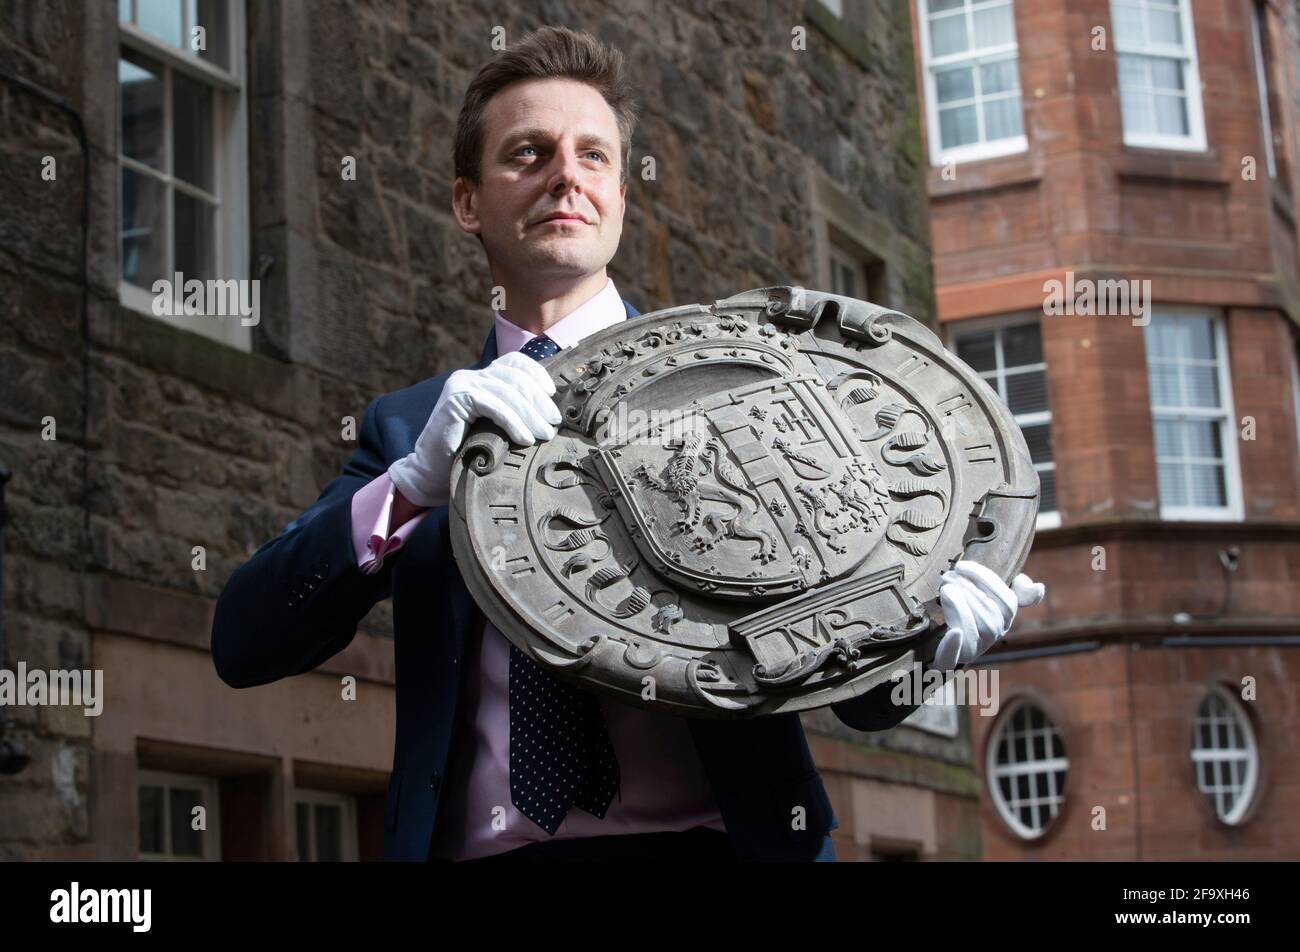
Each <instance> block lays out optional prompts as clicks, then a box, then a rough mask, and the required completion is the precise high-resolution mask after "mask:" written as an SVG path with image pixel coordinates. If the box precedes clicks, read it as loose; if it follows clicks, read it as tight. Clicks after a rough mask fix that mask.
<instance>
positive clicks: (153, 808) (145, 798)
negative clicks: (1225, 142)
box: [140, 787, 166, 853]
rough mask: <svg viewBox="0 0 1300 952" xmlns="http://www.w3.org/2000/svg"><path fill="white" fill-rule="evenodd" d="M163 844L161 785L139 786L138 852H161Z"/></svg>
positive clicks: (163, 850)
mask: <svg viewBox="0 0 1300 952" xmlns="http://www.w3.org/2000/svg"><path fill="white" fill-rule="evenodd" d="M165 851H166V849H165V847H164V846H163V792H162V787H141V788H140V852H141V853H162V852H165Z"/></svg>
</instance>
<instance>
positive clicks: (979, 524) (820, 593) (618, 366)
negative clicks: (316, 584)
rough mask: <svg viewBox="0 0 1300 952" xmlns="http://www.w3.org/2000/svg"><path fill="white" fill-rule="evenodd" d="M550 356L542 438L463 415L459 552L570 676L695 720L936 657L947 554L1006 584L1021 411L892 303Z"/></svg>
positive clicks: (801, 313) (682, 323) (1021, 479)
mask: <svg viewBox="0 0 1300 952" xmlns="http://www.w3.org/2000/svg"><path fill="white" fill-rule="evenodd" d="M544 366H546V367H547V369H548V370H549V371H550V373H551V375H552V378H553V379H554V381H555V384H556V388H557V392H556V396H555V399H556V403H557V404H558V405H559V407H560V410H561V412H562V414H563V416H564V425H563V426H562V427H561V429H560V432H559V433H558V434H557V436H556V437H555V438H554V439H552V440H549V441H547V442H544V443H540V444H537V445H534V446H531V447H518V446H511V445H510V444H509V442H508V440H507V439H506V437H505V435H504V434H503V433H502V432H501V431H500V430H499V429H497V428H496V427H495V426H494V425H492V424H491V423H490V422H486V421H483V422H480V423H479V424H477V425H476V426H475V427H474V428H473V429H472V430H471V432H470V435H469V437H468V438H467V439H466V441H465V444H464V446H463V447H462V448H461V451H460V454H459V456H458V457H457V461H456V464H455V466H454V467H453V471H452V504H451V510H452V543H453V549H454V551H455V554H456V558H457V561H458V562H459V564H460V567H461V572H462V575H463V576H464V577H465V580H466V584H467V585H468V586H469V588H470V592H471V594H472V595H473V596H474V597H475V600H476V601H477V602H478V604H479V605H480V607H481V608H482V609H483V611H484V612H485V613H486V614H487V615H488V617H489V618H491V619H492V621H493V623H494V624H495V625H496V627H497V628H498V629H499V630H500V631H501V632H502V633H503V634H504V635H505V636H506V637H507V638H509V639H510V640H511V641H512V642H514V643H515V644H516V645H518V646H519V647H520V648H521V649H523V650H525V651H527V652H528V653H529V654H530V655H531V656H532V657H533V658H534V659H536V660H537V661H538V663H540V664H542V665H544V666H545V667H547V668H548V669H549V670H551V671H552V672H553V673H555V675H556V676H557V677H562V678H568V679H570V680H573V681H575V682H576V683H579V684H581V685H582V686H584V687H587V688H590V689H594V690H598V691H602V692H605V693H608V694H610V695H612V696H614V697H616V698H618V699H620V700H623V701H625V702H627V703H634V704H644V705H650V706H654V707H657V708H659V709H662V710H666V711H672V712H675V713H678V714H683V715H688V716H698V717H710V716H711V717H752V716H756V715H763V714H771V713H779V712H788V711H797V710H803V709H807V708H812V707H818V706H822V705H827V704H833V703H836V702H838V701H842V700H847V699H849V698H852V697H854V696H857V695H859V694H861V693H863V692H865V691H867V690H869V689H870V688H872V687H875V686H876V685H877V684H880V683H881V682H883V681H884V680H886V679H888V678H889V677H890V674H891V672H893V671H894V670H897V669H898V668H899V667H906V666H907V665H909V664H910V663H911V662H912V661H913V660H921V661H926V660H929V658H930V657H932V655H933V651H934V647H935V644H936V642H937V640H938V637H939V635H940V634H942V629H941V627H940V626H939V623H940V622H941V620H942V612H941V611H940V609H939V607H938V601H937V597H938V589H939V583H940V578H939V576H940V574H941V573H942V572H943V571H944V570H946V569H948V568H949V567H951V565H952V564H953V563H954V562H955V561H956V560H957V559H959V558H970V559H975V560H977V561H980V562H982V563H984V564H985V565H987V566H988V567H990V568H991V569H993V570H994V571H995V572H997V573H998V574H999V575H1000V576H1001V577H1003V578H1004V579H1010V578H1012V577H1013V576H1014V575H1015V573H1016V572H1018V571H1019V570H1020V568H1021V566H1022V565H1023V563H1024V561H1025V558H1026V556H1027V555H1028V551H1029V545H1030V543H1031V542H1032V539H1033V527H1034V520H1035V516H1036V515H1037V511H1038V477H1037V474H1036V473H1035V471H1034V468H1033V465H1032V463H1031V461H1030V458H1029V453H1028V450H1027V448H1026V446H1025V442H1024V439H1023V437H1022V436H1021V434H1020V430H1019V428H1018V427H1017V426H1016V424H1015V422H1014V420H1013V419H1012V417H1011V414H1010V412H1009V411H1008V409H1007V408H1006V406H1005V405H1004V404H1003V403H1002V401H1001V400H1000V399H999V398H998V397H997V396H996V394H994V393H993V391H992V390H991V389H990V388H989V387H988V385H987V384H985V383H984V382H983V381H982V380H981V379H980V378H979V376H978V375H977V374H976V373H975V372H974V371H972V370H971V369H970V368H969V367H967V366H966V365H965V364H963V363H962V362H961V361H959V360H958V359H957V358H956V357H954V356H953V355H952V354H950V353H949V352H948V351H947V350H945V349H944V347H943V346H942V344H941V343H940V342H939V340H938V338H937V337H935V335H934V334H933V333H932V332H931V331H930V330H929V329H928V328H926V327H925V326H924V325H922V324H920V323H919V322H917V321H914V320H912V319H911V318H909V317H907V316H905V315H903V314H901V313H899V312H897V311H891V310H889V309H887V308H883V307H880V306H878V305H874V304H871V303H868V302H865V301H859V300H855V299H852V298H846V297H841V296H837V295H832V294H825V293H820V292H815V291H809V290H805V289H803V288H797V287H773V288H760V289H756V290H752V291H746V292H744V293H742V294H738V295H736V296H734V297H731V298H728V299H726V300H723V301H718V302H715V303H714V304H712V305H689V306H686V307H678V308H671V309H668V310H663V311H657V312H655V313H652V314H646V315H644V316H641V317H638V318H635V319H633V320H629V321H626V322H623V323H621V324H618V325H615V326H613V327H610V328H607V329H606V330H604V331H601V332H599V333H597V334H595V335H592V336H591V337H589V338H587V339H586V340H584V341H583V342H582V344H580V345H579V346H577V347H575V348H572V349H570V350H566V351H562V352H560V353H559V354H557V355H556V356H554V357H553V358H550V359H549V360H547V361H546V362H545V364H544Z"/></svg>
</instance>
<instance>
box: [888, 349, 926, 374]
mask: <svg viewBox="0 0 1300 952" xmlns="http://www.w3.org/2000/svg"><path fill="white" fill-rule="evenodd" d="M929 366H930V361H928V360H926V359H925V358H924V357H918V356H917V355H916V354H909V355H908V356H907V359H906V360H904V361H903V362H902V363H901V364H899V365H898V366H897V367H896V368H895V370H896V371H897V373H898V375H899V376H901V377H915V376H916V375H917V374H919V373H924V372H925V370H926V368H928V367H929Z"/></svg>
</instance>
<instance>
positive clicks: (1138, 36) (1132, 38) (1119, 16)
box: [1110, 0, 1146, 46]
mask: <svg viewBox="0 0 1300 952" xmlns="http://www.w3.org/2000/svg"><path fill="white" fill-rule="evenodd" d="M1110 21H1111V26H1112V28H1113V29H1114V30H1115V42H1116V43H1124V44H1126V45H1130V46H1145V45H1146V27H1145V26H1144V25H1143V21H1142V10H1141V9H1140V8H1139V7H1138V6H1137V5H1136V4H1132V3H1122V2H1120V0H1111V5H1110Z"/></svg>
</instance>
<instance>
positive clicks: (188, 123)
mask: <svg viewBox="0 0 1300 952" xmlns="http://www.w3.org/2000/svg"><path fill="white" fill-rule="evenodd" d="M172 107H173V108H172V157H173V158H172V162H173V169H174V172H173V174H174V175H175V176H176V177H177V178H179V179H183V180H184V181H186V182H189V183H191V184H192V185H197V186H198V187H199V188H201V189H204V190H205V191H208V192H211V191H213V174H212V164H213V163H212V148H213V146H212V88H211V87H210V86H204V85H203V84H202V83H196V82H195V81H194V80H192V79H189V78H188V77H186V76H182V75H181V74H180V73H173V74H172Z"/></svg>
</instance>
